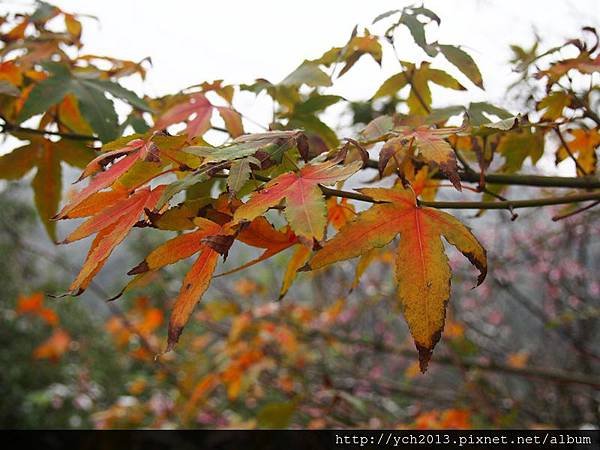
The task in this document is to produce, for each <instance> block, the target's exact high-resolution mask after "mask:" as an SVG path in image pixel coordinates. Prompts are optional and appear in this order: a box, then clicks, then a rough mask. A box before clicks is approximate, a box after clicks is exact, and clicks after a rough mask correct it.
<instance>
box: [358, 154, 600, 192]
mask: <svg viewBox="0 0 600 450" xmlns="http://www.w3.org/2000/svg"><path fill="white" fill-rule="evenodd" d="M366 167H367V168H369V169H377V167H378V166H377V161H375V160H373V159H370V160H368V161H367V163H366ZM459 176H460V180H461V181H464V182H467V183H479V181H480V174H479V173H476V172H460V173H459ZM433 178H435V179H438V180H447V179H448V177H446V176H445V175H444V174H441V173H436V174H435V175H434V176H433ZM484 181H485V182H486V183H489V184H506V185H515V186H534V187H555V188H573V189H597V188H600V179H598V178H596V177H591V176H587V177H553V176H546V175H523V174H502V173H491V174H485V175H484Z"/></svg>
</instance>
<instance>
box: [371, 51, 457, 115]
mask: <svg viewBox="0 0 600 450" xmlns="http://www.w3.org/2000/svg"><path fill="white" fill-rule="evenodd" d="M400 63H401V64H402V66H403V68H404V70H403V71H402V72H400V73H397V74H396V75H392V76H391V77H390V78H388V79H387V80H385V81H384V82H383V84H382V85H381V86H380V87H379V89H378V90H377V92H376V93H375V94H374V95H373V99H376V98H380V97H385V96H388V95H395V94H396V93H397V92H398V91H399V90H401V89H402V88H404V87H405V86H410V92H409V95H408V98H407V100H406V104H407V105H408V107H409V109H410V112H411V114H414V115H421V116H426V115H428V114H429V112H430V107H431V102H432V99H431V89H430V88H429V83H435V84H437V85H438V86H442V87H445V88H447V89H454V90H458V91H464V90H465V88H464V86H463V85H462V84H460V83H459V82H458V81H457V80H456V79H455V78H454V77H452V76H450V75H448V74H447V73H446V72H444V71H443V70H439V69H432V68H431V67H430V65H429V63H426V62H424V63H422V64H421V65H420V66H419V67H417V66H415V65H414V64H412V63H409V62H406V61H401V62H400Z"/></svg>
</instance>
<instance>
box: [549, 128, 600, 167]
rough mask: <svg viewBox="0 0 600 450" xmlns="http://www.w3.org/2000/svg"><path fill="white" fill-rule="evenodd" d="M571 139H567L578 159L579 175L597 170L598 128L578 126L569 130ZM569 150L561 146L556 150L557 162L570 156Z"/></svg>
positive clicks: (599, 141)
mask: <svg viewBox="0 0 600 450" xmlns="http://www.w3.org/2000/svg"><path fill="white" fill-rule="evenodd" d="M569 135H570V137H572V139H571V140H569V141H567V145H568V147H569V150H570V151H571V153H573V155H574V156H575V157H576V159H577V164H578V166H579V167H577V175H579V176H585V175H590V174H593V173H595V172H596V164H597V162H598V156H597V155H596V149H597V148H598V146H600V133H599V132H598V130H597V129H596V130H589V131H588V130H584V129H581V128H577V129H575V130H570V131H569ZM569 157H570V156H569V152H568V151H567V149H566V148H565V147H564V145H563V146H561V147H560V148H559V149H558V151H557V152H556V163H557V164H558V163H559V162H561V161H563V160H565V159H567V158H569Z"/></svg>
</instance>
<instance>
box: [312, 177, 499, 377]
mask: <svg viewBox="0 0 600 450" xmlns="http://www.w3.org/2000/svg"><path fill="white" fill-rule="evenodd" d="M361 192H362V193H363V194H366V195H369V196H370V197H372V198H373V199H374V200H376V201H380V202H385V203H382V204H376V205H374V206H373V207H371V208H370V209H368V210H367V211H364V212H362V213H360V214H358V215H357V216H356V218H355V219H354V220H353V221H352V222H350V223H349V224H348V225H346V226H345V227H344V228H342V229H341V230H340V232H339V233H338V234H336V235H335V237H333V239H331V240H329V241H327V242H326V243H325V244H324V245H323V247H322V248H321V249H320V250H319V251H317V252H316V253H315V255H314V256H313V258H312V259H311V260H310V262H309V268H310V269H319V268H321V267H325V266H327V265H329V264H331V263H334V262H337V261H341V260H345V259H349V258H354V257H356V256H360V255H362V254H364V253H366V252H368V251H369V250H371V249H373V248H377V247H383V246H385V245H387V244H388V243H390V242H391V241H392V240H393V239H394V238H395V237H396V236H398V235H399V236H400V239H399V243H398V249H397V256H396V279H397V282H398V300H399V302H400V306H401V307H402V310H403V313H404V317H405V318H406V321H407V322H408V326H409V328H410V331H411V334H412V336H413V338H414V341H415V344H416V347H417V350H418V351H419V362H420V367H421V371H423V372H424V371H425V370H426V369H427V364H428V362H429V359H430V358H431V353H432V351H433V348H434V346H435V345H436V343H437V342H438V341H439V339H440V335H441V332H442V329H443V327H444V321H445V315H446V303H447V302H448V299H449V297H450V276H451V273H450V267H449V265H448V258H447V257H446V255H445V253H444V246H443V243H442V240H441V237H442V236H443V237H444V238H445V239H446V241H447V242H449V243H450V244H452V245H454V246H455V247H456V248H457V249H458V250H460V251H461V252H462V253H463V254H464V255H465V256H466V257H467V258H468V259H469V261H471V263H472V264H473V265H475V267H477V269H479V272H480V275H479V278H478V280H477V284H478V285H479V284H481V283H482V282H483V280H484V278H485V275H486V272H487V261H486V253H485V250H484V248H483V247H482V246H481V244H480V243H479V242H478V241H477V239H476V238H475V237H474V236H473V235H472V234H471V232H470V230H469V229H468V228H467V227H466V226H464V225H463V224H462V223H461V222H460V221H458V220H457V219H456V218H454V217H453V216H451V215H450V214H447V213H445V212H442V211H438V210H436V209H433V208H427V207H420V206H418V205H417V201H416V197H415V194H414V192H413V191H411V190H408V189H402V188H401V187H397V188H395V189H382V188H366V189H362V190H361Z"/></svg>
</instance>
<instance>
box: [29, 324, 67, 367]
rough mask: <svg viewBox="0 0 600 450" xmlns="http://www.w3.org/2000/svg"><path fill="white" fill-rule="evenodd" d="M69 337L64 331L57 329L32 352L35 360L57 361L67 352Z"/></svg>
mask: <svg viewBox="0 0 600 450" xmlns="http://www.w3.org/2000/svg"><path fill="white" fill-rule="evenodd" d="M70 344H71V336H69V333H67V332H66V331H65V330H63V329H61V328H57V329H56V330H54V333H52V335H51V336H50V337H49V338H48V339H47V340H46V341H44V342H42V343H41V344H40V345H39V346H38V347H36V348H35V350H34V351H33V357H34V358H35V359H49V360H50V361H53V362H56V361H58V360H59V359H60V358H61V357H62V356H63V355H64V354H65V353H66V352H67V350H69V345H70Z"/></svg>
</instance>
